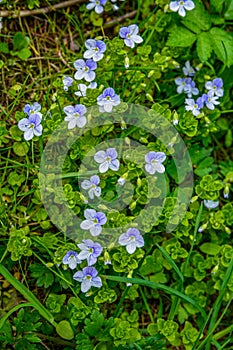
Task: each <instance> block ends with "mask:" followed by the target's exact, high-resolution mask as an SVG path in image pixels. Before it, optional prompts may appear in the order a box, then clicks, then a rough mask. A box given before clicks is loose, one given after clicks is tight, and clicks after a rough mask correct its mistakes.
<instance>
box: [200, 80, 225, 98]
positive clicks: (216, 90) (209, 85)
mask: <svg viewBox="0 0 233 350" xmlns="http://www.w3.org/2000/svg"><path fill="white" fill-rule="evenodd" d="M205 87H206V89H207V90H209V92H211V93H212V94H213V95H216V96H218V97H222V96H223V94H224V92H223V89H222V87H223V81H222V79H221V78H216V79H214V80H213V81H207V82H206V83H205Z"/></svg>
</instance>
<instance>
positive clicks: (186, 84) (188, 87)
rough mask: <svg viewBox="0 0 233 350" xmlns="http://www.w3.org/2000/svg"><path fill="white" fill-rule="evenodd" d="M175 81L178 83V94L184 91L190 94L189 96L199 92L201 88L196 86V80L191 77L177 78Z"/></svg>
mask: <svg viewBox="0 0 233 350" xmlns="http://www.w3.org/2000/svg"><path fill="white" fill-rule="evenodd" d="M175 83H176V85H178V87H177V92H178V94H181V93H182V92H184V93H186V94H187V95H188V97H192V95H198V94H199V90H198V89H197V88H196V87H195V86H196V85H195V82H194V81H193V80H192V79H191V78H176V79H175Z"/></svg>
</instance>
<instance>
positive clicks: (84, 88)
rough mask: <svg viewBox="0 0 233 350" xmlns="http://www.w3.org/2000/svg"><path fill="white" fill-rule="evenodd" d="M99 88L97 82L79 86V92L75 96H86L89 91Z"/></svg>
mask: <svg viewBox="0 0 233 350" xmlns="http://www.w3.org/2000/svg"><path fill="white" fill-rule="evenodd" d="M96 87H97V83H96V82H95V81H92V82H91V83H90V84H89V85H86V84H78V91H76V92H75V93H74V94H75V95H76V96H79V97H81V96H86V94H87V92H86V91H87V89H95V88H96Z"/></svg>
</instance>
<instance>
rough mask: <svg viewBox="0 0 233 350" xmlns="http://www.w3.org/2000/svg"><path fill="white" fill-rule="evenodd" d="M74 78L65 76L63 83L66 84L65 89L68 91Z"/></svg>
mask: <svg viewBox="0 0 233 350" xmlns="http://www.w3.org/2000/svg"><path fill="white" fill-rule="evenodd" d="M73 81H74V79H73V78H71V77H64V78H63V81H62V82H63V85H64V90H65V91H68V90H69V87H70V86H72V84H73Z"/></svg>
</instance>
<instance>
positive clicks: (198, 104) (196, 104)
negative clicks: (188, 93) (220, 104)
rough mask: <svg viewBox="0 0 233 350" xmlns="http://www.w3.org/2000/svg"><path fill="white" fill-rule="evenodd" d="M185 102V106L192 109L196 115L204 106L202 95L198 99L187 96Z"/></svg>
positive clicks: (187, 109) (189, 109)
mask: <svg viewBox="0 0 233 350" xmlns="http://www.w3.org/2000/svg"><path fill="white" fill-rule="evenodd" d="M185 103H186V106H185V109H186V111H192V113H193V115H195V116H197V115H199V114H200V113H201V112H200V109H201V108H203V99H202V97H198V99H197V100H196V101H194V100H193V99H192V98H186V99H185Z"/></svg>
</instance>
